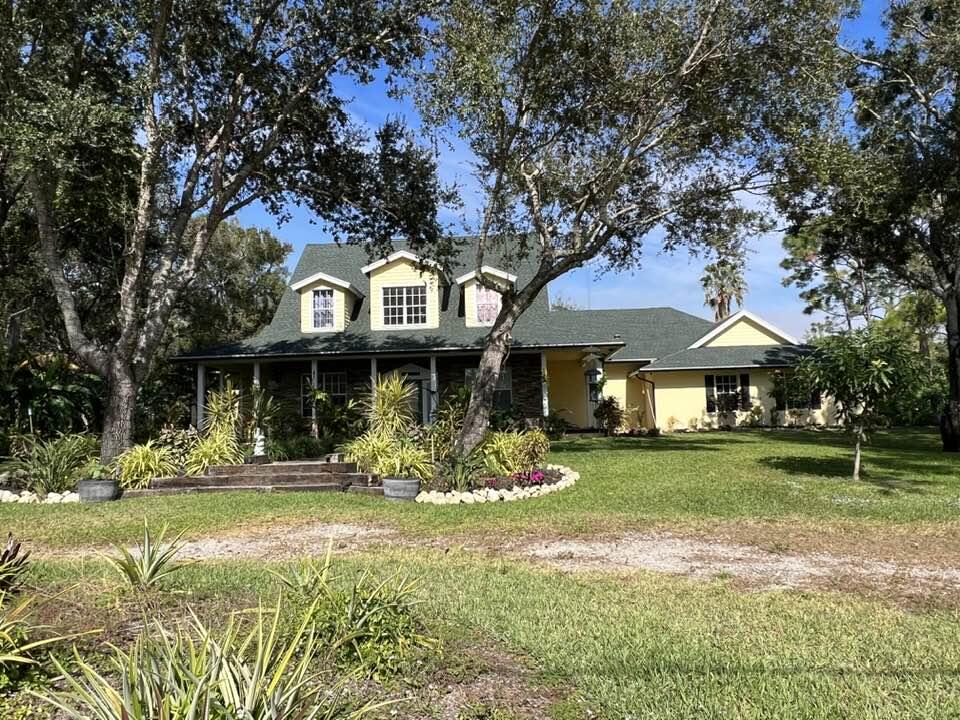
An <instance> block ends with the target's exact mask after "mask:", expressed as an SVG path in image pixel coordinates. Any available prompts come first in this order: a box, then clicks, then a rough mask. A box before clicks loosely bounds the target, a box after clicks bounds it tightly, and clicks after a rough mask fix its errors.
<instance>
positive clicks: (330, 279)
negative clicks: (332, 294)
mask: <svg viewBox="0 0 960 720" xmlns="http://www.w3.org/2000/svg"><path fill="white" fill-rule="evenodd" d="M315 282H325V283H327V284H328V285H335V286H336V287H338V288H343V289H344V290H349V291H350V292H352V293H353V294H354V295H356V296H357V297H361V298H362V297H363V292H361V290H360V289H359V288H358V287H357V286H356V285H353V284H352V283H349V282H347V281H346V280H341V279H340V278H338V277H334V276H333V275H327V273H323V272H318V273H314V274H313V275H311V276H310V277H305V278H304V279H303V280H298V281H297V282H295V283H293V284H292V285H291V286H290V289H291V290H302V289H303V288H305V287H307V286H308V285H313V283H315Z"/></svg>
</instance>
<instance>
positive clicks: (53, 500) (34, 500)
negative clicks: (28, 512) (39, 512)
mask: <svg viewBox="0 0 960 720" xmlns="http://www.w3.org/2000/svg"><path fill="white" fill-rule="evenodd" d="M78 502H80V496H79V495H78V494H77V493H75V492H66V493H55V492H52V493H47V496H46V497H40V496H39V495H37V494H36V493H34V492H30V491H29V490H24V491H22V492H19V493H15V492H12V491H10V490H0V503H19V504H20V505H35V504H36V505H39V504H42V505H58V504H63V503H78Z"/></svg>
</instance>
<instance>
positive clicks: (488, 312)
mask: <svg viewBox="0 0 960 720" xmlns="http://www.w3.org/2000/svg"><path fill="white" fill-rule="evenodd" d="M499 314H500V293H498V292H497V291H496V290H493V289H491V288H488V287H484V286H483V285H480V284H478V285H477V323H479V324H480V325H493V323H494V322H495V321H496V319H497V315H499Z"/></svg>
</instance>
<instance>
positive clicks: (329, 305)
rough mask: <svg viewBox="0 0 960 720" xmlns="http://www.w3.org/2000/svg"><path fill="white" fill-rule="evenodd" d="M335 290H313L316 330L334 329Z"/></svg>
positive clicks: (314, 325)
mask: <svg viewBox="0 0 960 720" xmlns="http://www.w3.org/2000/svg"><path fill="white" fill-rule="evenodd" d="M333 307H334V305H333V290H331V289H330V288H317V289H316V290H314V291H313V327H314V329H315V330H333V323H334V321H333V317H334V313H333Z"/></svg>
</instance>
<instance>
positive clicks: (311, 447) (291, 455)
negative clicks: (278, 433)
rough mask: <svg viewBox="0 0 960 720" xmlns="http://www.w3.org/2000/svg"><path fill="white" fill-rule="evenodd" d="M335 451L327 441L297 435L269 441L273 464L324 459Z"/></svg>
mask: <svg viewBox="0 0 960 720" xmlns="http://www.w3.org/2000/svg"><path fill="white" fill-rule="evenodd" d="M331 450H333V445H332V443H331V442H330V441H329V440H327V439H321V438H315V437H311V436H310V435H295V436H293V437H291V438H287V439H286V440H267V457H268V458H269V459H270V460H271V461H272V462H279V461H282V460H304V459H310V458H319V457H323V456H324V455H326V454H327V453H329V452H330V451H331Z"/></svg>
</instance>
